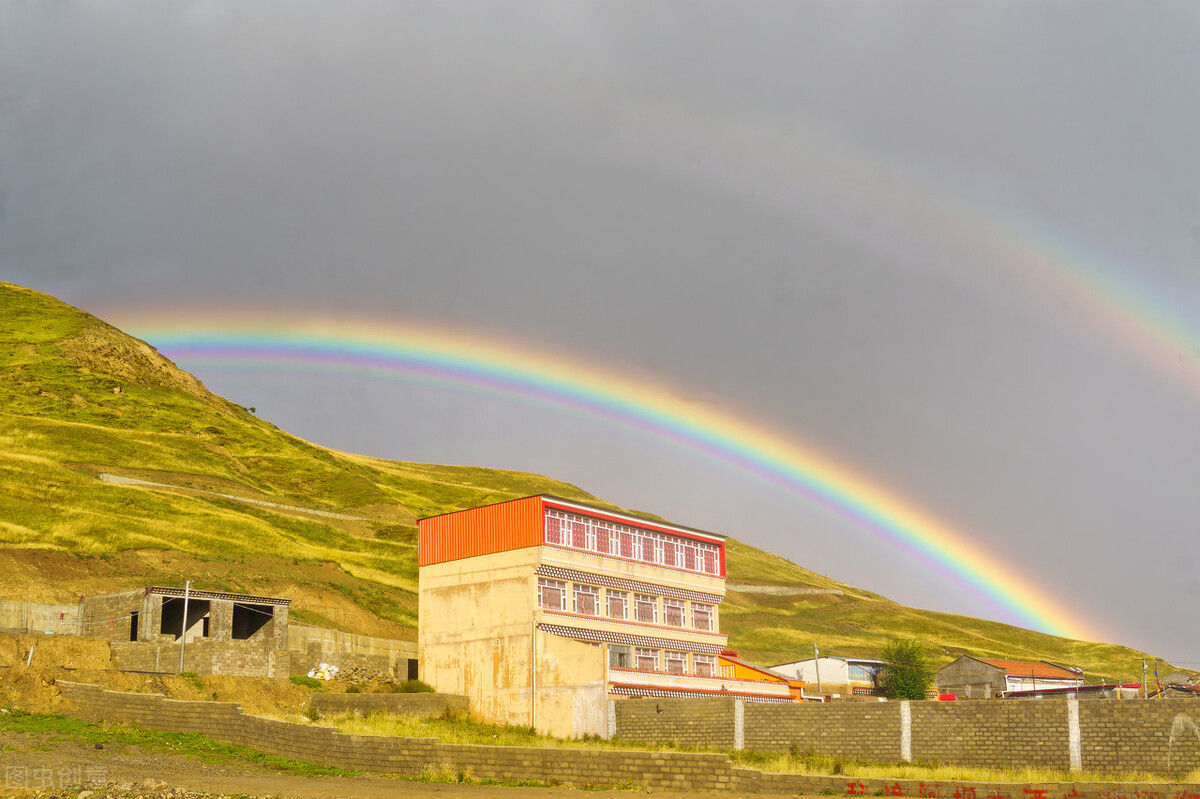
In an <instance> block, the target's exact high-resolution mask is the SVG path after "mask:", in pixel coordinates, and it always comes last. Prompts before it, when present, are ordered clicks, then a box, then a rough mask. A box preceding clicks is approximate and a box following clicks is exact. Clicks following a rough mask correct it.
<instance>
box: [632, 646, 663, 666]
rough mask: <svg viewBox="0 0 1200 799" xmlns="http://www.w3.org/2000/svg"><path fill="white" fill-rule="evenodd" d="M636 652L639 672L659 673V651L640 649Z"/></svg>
mask: <svg viewBox="0 0 1200 799" xmlns="http://www.w3.org/2000/svg"><path fill="white" fill-rule="evenodd" d="M636 651H637V668H638V671H658V650H657V649H642V648H641V647H638V649H637V650H636Z"/></svg>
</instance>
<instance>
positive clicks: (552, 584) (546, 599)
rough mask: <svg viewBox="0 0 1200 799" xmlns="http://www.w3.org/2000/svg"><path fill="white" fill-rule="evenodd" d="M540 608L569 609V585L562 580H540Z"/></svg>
mask: <svg viewBox="0 0 1200 799" xmlns="http://www.w3.org/2000/svg"><path fill="white" fill-rule="evenodd" d="M538 607H540V608H545V609H546V610H566V609H567V584H566V583H564V582H563V581H562V580H550V579H547V578H545V577H539V578H538Z"/></svg>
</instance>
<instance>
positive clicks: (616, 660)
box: [608, 644, 633, 669]
mask: <svg viewBox="0 0 1200 799" xmlns="http://www.w3.org/2000/svg"><path fill="white" fill-rule="evenodd" d="M608 665H609V667H610V668H614V669H632V668H633V652H632V651H631V650H630V648H629V647H627V646H617V645H616V644H609V647H608Z"/></svg>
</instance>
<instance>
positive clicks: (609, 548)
mask: <svg viewBox="0 0 1200 799" xmlns="http://www.w3.org/2000/svg"><path fill="white" fill-rule="evenodd" d="M545 541H546V543H547V544H553V545H555V546H563V547H570V548H571V549H578V550H581V551H583V552H597V553H599V554H602V555H614V556H617V557H621V558H628V559H629V560H636V561H641V562H642V563H654V564H657V565H660V566H666V567H668V568H672V569H685V570H687V571H694V572H700V573H702V574H711V575H717V574H718V573H719V571H718V569H719V564H718V563H717V552H718V547H716V546H715V545H713V544H709V543H705V542H703V541H697V540H693V539H690V538H688V537H686V536H678V535H669V534H664V533H656V532H651V531H650V530H643V529H640V528H637V527H632V526H628V525H624V524H620V523H618V522H611V521H607V520H603V519H594V518H591V517H589V516H583V515H580V514H576V513H568V512H567V511H563V510H558V509H557V508H550V509H547V510H546V531H545Z"/></svg>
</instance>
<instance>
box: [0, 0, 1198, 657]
mask: <svg viewBox="0 0 1200 799" xmlns="http://www.w3.org/2000/svg"><path fill="white" fill-rule="evenodd" d="M1198 95H1200V11H1198V10H1197V6H1196V5H1195V4H1194V3H1189V2H1174V3H1172V2H1165V3H1153V2H1149V3H1141V4H1137V5H1136V6H1135V5H1131V4H1128V3H1101V2H1088V3H1083V2H1049V3H1047V2H976V3H960V2H910V1H908V0H891V1H890V2H884V1H883V0H881V1H880V2H849V1H848V0H830V1H829V2H804V3H798V2H794V1H789V2H759V1H758V0H747V2H739V3H737V4H731V3H727V2H705V1H704V0H690V1H689V2H679V1H678V0H659V2H655V3H650V4H647V3H640V2H639V3H634V2H617V1H616V0H610V1H607V2H595V3H593V2H571V1H569V0H554V1H553V2H546V3H533V2H515V1H506V2H471V3H457V4H447V3H437V2H428V1H427V0H412V1H411V2H378V3H371V2H338V3H332V2H302V3H296V2H276V3H271V2H263V3H255V4H244V3H234V2H229V3H218V2H191V3H171V4H164V3H158V2H153V3H151V2H146V3H139V2H129V3H120V4H116V3H98V2H97V3H86V2H82V3H67V2H64V3H25V2H0V279H3V280H7V281H11V282H15V283H18V284H22V285H26V286H30V287H33V288H36V289H39V290H41V291H45V292H48V293H50V294H53V295H55V296H57V297H60V298H62V299H64V300H66V301H68V302H70V303H72V304H74V305H77V306H80V307H82V308H84V309H86V310H88V311H91V312H92V313H95V314H97V315H99V316H101V317H102V318H105V319H106V320H107V321H110V322H112V323H114V324H116V325H118V326H122V324H123V322H125V323H132V322H135V321H136V320H137V319H138V318H139V317H140V315H142V314H144V313H146V312H149V311H156V312H160V313H167V314H169V313H172V312H174V311H183V310H188V309H191V310H196V309H199V310H200V311H201V312H203V311H204V309H240V310H242V311H244V312H247V313H251V314H253V313H255V312H261V313H264V314H265V313H268V312H270V313H278V314H284V315H290V316H292V317H295V318H299V319H301V320H303V319H304V318H306V317H308V316H312V317H314V318H315V317H316V316H320V315H323V316H331V317H335V318H341V319H346V320H355V319H375V320H382V321H384V322H388V323H394V324H407V325H418V326H426V327H431V328H436V329H438V330H444V331H448V332H452V333H453V332H457V333H463V334H468V335H471V336H475V337H478V338H480V339H482V340H487V341H495V342H498V343H503V345H504V346H506V347H512V348H516V349H519V350H520V349H530V350H534V349H536V350H538V351H542V352H550V353H555V354H556V355H558V356H560V357H562V358H565V359H568V360H570V361H573V362H576V363H579V364H585V365H589V366H593V367H595V368H597V369H601V370H606V371H609V372H612V373H617V374H621V375H626V376H628V377H629V378H630V379H636V380H641V381H647V382H651V383H653V384H655V385H658V386H663V387H665V388H666V389H667V390H669V391H670V392H671V394H672V395H673V396H674V397H675V398H676V399H678V400H679V401H681V402H684V403H690V404H692V405H694V407H696V408H697V409H706V410H710V411H712V412H716V413H721V414H726V415H729V416H731V417H735V418H738V419H744V420H748V421H751V422H752V423H753V424H755V425H756V426H758V427H760V428H761V429H765V430H769V431H772V432H773V433H774V434H777V435H778V437H779V439H780V440H788V441H799V442H803V443H804V445H805V446H808V447H811V448H813V449H814V450H816V451H819V452H821V453H824V454H826V455H828V456H829V457H831V458H833V459H835V460H836V461H837V462H838V463H839V464H841V465H842V466H844V467H846V468H847V469H850V470H852V471H853V472H854V473H855V474H858V475H861V476H863V477H864V479H869V480H870V481H872V482H873V483H874V484H877V485H879V486H884V487H886V489H887V490H888V491H890V492H892V493H893V494H894V495H896V496H899V497H903V498H904V499H905V501H907V502H909V503H911V504H912V505H913V506H915V507H919V508H921V509H923V510H925V511H928V512H929V513H931V514H933V515H935V516H936V517H937V518H939V519H943V520H945V521H946V522H947V523H949V524H952V525H953V527H954V528H955V529H957V530H959V531H960V532H961V533H963V535H964V536H965V537H966V538H967V539H969V541H970V542H971V544H972V546H974V547H977V548H978V549H979V550H980V551H981V552H984V553H986V554H987V557H989V558H991V559H994V560H995V561H996V562H997V563H1003V564H1005V565H1006V566H1007V567H1008V568H1010V569H1012V570H1013V571H1015V572H1018V573H1020V574H1021V575H1022V576H1023V577H1024V578H1025V579H1027V581H1028V582H1029V583H1031V584H1033V585H1036V586H1037V587H1038V588H1039V589H1040V590H1041V591H1043V592H1044V593H1045V594H1046V595H1047V596H1048V597H1050V598H1051V599H1052V600H1053V602H1054V603H1056V604H1057V605H1059V606H1060V607H1063V608H1067V609H1069V610H1070V611H1071V612H1072V613H1073V614H1075V615H1078V616H1079V617H1081V618H1083V619H1085V620H1086V621H1087V623H1088V626H1089V627H1090V628H1091V629H1093V630H1095V631H1096V634H1097V636H1098V637H1102V638H1104V639H1106V640H1111V641H1116V642H1120V643H1124V644H1128V645H1131V646H1134V647H1137V648H1140V649H1143V650H1146V651H1149V652H1151V653H1153V654H1155V655H1159V656H1162V657H1165V658H1168V659H1169V660H1171V661H1172V662H1173V663H1175V664H1177V665H1185V666H1192V667H1195V668H1200V642H1198V640H1197V639H1196V637H1195V635H1194V631H1195V625H1194V619H1195V612H1196V608H1197V603H1198V602H1200V557H1198V554H1197V546H1196V541H1197V532H1198V527H1200V523H1198V522H1197V519H1200V491H1198V490H1197V489H1196V487H1195V480H1196V476H1197V474H1200V469H1198V468H1197V467H1198V466H1200V268H1198V267H1200V193H1198V191H1197V186H1200V158H1197V157H1196V145H1195V143H1196V142H1197V141H1200V102H1198V99H1200V97H1198ZM151 343H154V342H153V340H151ZM168 354H169V353H168ZM178 362H179V364H180V365H181V366H182V367H184V368H188V369H189V370H190V371H193V372H194V373H195V374H197V376H199V377H200V378H201V379H202V380H203V381H204V382H205V384H206V385H207V386H208V387H209V388H210V389H212V390H214V391H216V392H217V393H219V394H222V395H224V396H226V397H228V398H230V399H232V400H234V401H236V402H239V403H241V404H244V405H247V406H254V407H255V408H256V409H257V412H258V413H259V415H260V416H262V417H263V418H265V419H268V420H270V421H272V422H274V423H276V424H278V425H280V426H281V427H283V428H285V429H287V430H289V431H291V432H293V433H295V434H297V435H300V436H302V437H304V438H307V439H309V440H312V441H315V442H318V443H321V444H324V445H327V446H331V447H335V448H338V449H343V450H348V451H354V452H360V453H365V454H370V455H376V456H380V457H385V458H393V459H399V460H415V461H426V462H436V463H460V464H473V465H482V466H494V467H503V468H511V469H521V470H528V471H534V472H539V473H542V474H547V475H550V476H553V477H555V478H558V479H562V480H566V481H569V482H571V483H574V484H576V485H579V486H580V487H582V488H584V489H586V490H588V491H591V492H592V493H594V494H596V495H598V496H601V497H603V498H605V499H607V500H609V501H612V502H615V503H618V504H620V505H622V506H624V507H630V508H638V509H642V510H648V511H651V512H654V513H657V514H659V515H661V516H664V517H666V518H668V519H671V520H672V521H675V522H677V523H681V524H685V525H689V526H693V527H698V528H701V529H706V530H713V531H715V532H720V533H723V534H727V535H732V536H734V537H736V538H739V539H741V540H744V541H747V542H749V543H751V544H754V545H756V546H759V547H763V548H766V549H769V550H771V551H774V552H777V553H779V554H781V555H784V556H786V557H788V558H790V559H792V560H794V561H796V562H797V563H800V564H801V565H803V566H805V567H808V568H811V569H813V570H815V571H818V572H821V573H824V574H828V575H830V576H832V577H834V578H836V579H839V580H843V581H846V582H849V583H852V584H854V585H858V586H861V587H865V588H868V589H870V590H872V591H876V592H878V593H881V594H883V595H885V596H888V597H890V598H892V599H895V600H897V601H900V602H903V603H905V604H909V605H915V606H918V607H924V608H932V609H937V610H945V611H950V612H957V613H966V614H971V615H981V616H985V617H989V618H998V619H1000V620H1004V621H1011V620H1013V619H1012V618H1011V617H1009V616H1006V613H1007V611H1006V610H1005V609H1004V608H1002V607H997V605H996V604H995V602H994V601H992V600H991V599H989V598H988V597H987V596H985V595H983V594H982V593H981V592H980V591H979V588H978V586H976V585H973V584H972V583H971V581H970V580H965V579H961V578H956V577H955V576H954V575H952V574H948V573H947V572H946V570H945V569H939V568H937V567H936V564H933V563H931V562H930V561H929V559H927V558H923V557H921V556H920V555H919V554H917V553H915V552H914V551H913V550H912V548H911V547H908V546H906V545H904V544H903V543H901V542H898V541H896V540H893V539H888V538H887V537H886V536H880V535H878V533H877V531H874V530H872V529H870V526H869V525H863V524H858V523H855V522H854V521H853V520H849V519H846V518H844V517H841V516H838V515H837V514H832V513H830V512H828V510H826V509H824V508H823V507H821V505H820V503H819V502H814V501H813V500H812V498H811V497H806V496H804V495H802V494H800V493H797V492H795V491H793V490H790V489H788V488H787V487H786V486H781V485H779V484H778V483H776V482H771V481H768V480H763V479H762V478H761V476H759V475H756V474H753V473H751V472H750V471H748V470H746V469H744V468H739V467H738V466H737V465H736V464H731V463H729V462H727V461H721V460H718V459H714V458H712V457H708V456H706V455H705V454H704V453H702V452H699V451H697V450H696V449H695V448H691V447H688V446H681V445H680V444H678V443H673V442H671V441H667V440H664V439H663V438H661V437H657V436H654V435H652V434H648V433H647V432H645V431H644V430H638V429H635V428H633V427H629V426H622V425H617V424H613V423H612V422H609V421H604V420H601V419H598V418H594V417H588V416H586V415H581V414H579V413H573V412H569V411H567V410H564V409H563V408H560V407H554V406H547V405H546V404H544V403H532V402H529V401H528V400H527V399H522V398H520V397H516V396H508V395H502V394H483V393H480V392H477V391H470V390H466V389H464V388H463V387H461V386H455V385H444V384H443V385H434V384H430V383H429V382H428V381H420V380H415V379H414V380H403V379H400V380H383V379H378V378H373V377H370V376H365V375H349V374H327V373H326V374H321V373H315V372H311V371H303V370H297V369H282V368H281V369H250V368H245V367H237V366H234V365H229V364H225V365H222V364H212V363H207V364H205V363H197V364H195V365H190V364H189V363H188V361H187V360H186V359H183V358H180V359H178ZM1138 665H1139V666H1140V664H1138ZM1130 670H1131V672H1132V671H1135V670H1136V668H1135V666H1134V665H1133V664H1131V666H1130Z"/></svg>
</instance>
